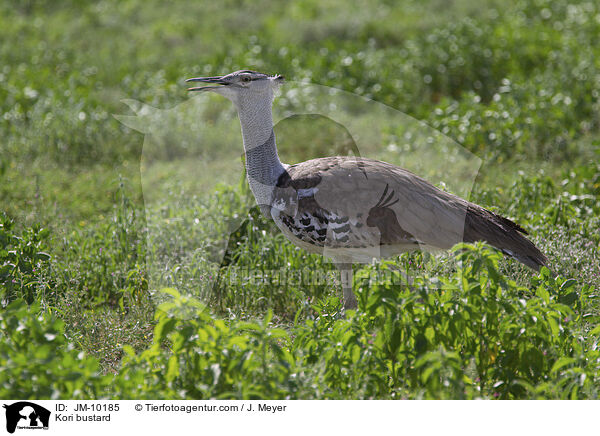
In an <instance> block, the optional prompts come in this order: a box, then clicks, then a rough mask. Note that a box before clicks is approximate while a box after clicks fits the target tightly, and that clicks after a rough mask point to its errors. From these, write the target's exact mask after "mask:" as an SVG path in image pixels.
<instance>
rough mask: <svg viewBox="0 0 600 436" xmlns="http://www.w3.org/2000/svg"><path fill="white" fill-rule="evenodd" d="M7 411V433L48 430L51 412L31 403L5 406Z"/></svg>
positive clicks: (20, 402) (24, 402) (21, 402)
mask: <svg viewBox="0 0 600 436" xmlns="http://www.w3.org/2000/svg"><path fill="white" fill-rule="evenodd" d="M3 407H4V408H5V409H6V431H8V432H9V433H14V432H15V430H16V429H17V428H18V429H19V430H21V429H27V430H41V429H43V430H48V423H49V421H50V411H49V410H48V409H45V408H44V407H42V406H38V405H37V404H35V403H30V402H29V401H19V402H17V403H13V404H10V405H7V404H5V405H4V406H3Z"/></svg>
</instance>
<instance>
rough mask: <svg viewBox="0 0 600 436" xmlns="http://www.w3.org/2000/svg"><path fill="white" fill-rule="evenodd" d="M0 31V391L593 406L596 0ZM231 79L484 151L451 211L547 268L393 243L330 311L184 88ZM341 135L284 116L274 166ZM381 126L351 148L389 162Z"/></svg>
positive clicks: (221, 108)
mask: <svg viewBox="0 0 600 436" xmlns="http://www.w3.org/2000/svg"><path fill="white" fill-rule="evenodd" d="M432 11H435V13H432ZM357 12H359V13H357ZM0 39H1V40H2V42H3V43H2V44H1V45H0V300H1V307H0V380H1V383H0V396H3V397H11V398H23V399H26V398H38V399H39V398H267V399H275V398H303V399H312V398H331V399H342V398H344V399H350V398H411V399H412V398H444V399H452V398H456V399H459V398H460V399H463V398H464V399H471V398H502V399H516V398H586V399H592V398H593V399H597V398H598V397H599V395H600V352H599V351H598V350H597V342H598V339H599V336H600V327H599V325H600V301H599V299H598V295H597V293H598V289H600V232H599V231H598V229H599V228H600V163H599V162H600V99H599V97H600V8H599V7H598V5H597V4H596V3H594V2H589V1H580V0H572V1H567V0H559V1H545V0H534V1H524V0H523V1H518V2H514V3H511V4H510V5H507V4H506V3H499V2H495V1H494V0H486V1H484V2H479V3H478V4H476V5H475V4H473V3H472V2H468V1H462V0H459V1H455V2H451V3H448V2H445V1H441V0H429V1H426V2H419V1H408V2H402V5H396V2H377V3H375V2H368V1H366V0H356V1H353V2H350V3H348V2H345V1H344V2H343V1H338V0H331V1H327V2H323V1H316V0H314V1H313V0H304V1H300V2H293V3H286V2H274V1H268V0H267V1H263V2H258V3H257V2H234V1H225V2H219V3H210V2H208V3H206V4H200V3H194V4H189V2H176V3H175V4H169V5H167V4H162V3H160V2H157V1H150V2H140V1H139V0H125V1H113V0H104V1H98V2H92V1H77V2H75V1H63V2H59V3H56V2H48V1H44V0H28V1H19V2H17V1H5V2H3V3H2V4H0ZM241 68H251V69H256V70H259V71H264V72H269V73H281V74H283V75H285V76H286V77H287V78H288V79H289V80H290V81H293V82H296V83H299V82H302V81H309V82H313V83H317V84H321V85H326V86H330V87H335V88H340V89H342V90H345V91H348V92H351V93H354V94H357V95H360V96H364V97H368V98H371V99H373V100H375V101H379V102H381V103H384V104H386V105H389V106H391V107H393V108H395V109H397V110H398V111H400V112H403V113H406V114H408V115H410V116H411V117H414V118H416V119H419V120H423V121H424V122H425V123H427V124H428V125H430V126H431V127H433V128H435V129H437V130H439V131H440V132H442V133H443V134H444V135H446V136H448V137H449V138H451V139H453V140H455V141H456V142H458V143H459V144H460V145H462V146H463V147H465V148H466V149H467V150H469V151H470V152H472V153H474V154H475V155H477V156H478V157H479V158H481V159H482V166H481V168H480V170H479V173H478V175H477V178H476V179H475V181H474V185H473V189H472V191H471V193H470V199H471V200H472V201H475V202H477V203H479V204H482V205H483V206H485V207H488V208H490V209H492V210H495V211H498V212H500V213H502V214H503V215H505V216H508V217H510V218H511V219H514V220H515V221H517V222H518V223H520V224H521V225H522V226H523V227H524V228H526V229H527V230H528V231H529V232H530V234H531V238H532V240H533V241H534V242H535V243H536V244H537V245H538V246H539V247H540V248H541V249H542V250H543V251H544V252H545V253H546V254H547V255H548V257H549V259H550V262H551V268H552V272H551V271H549V270H548V269H543V270H542V271H541V273H540V274H534V273H532V272H531V271H529V270H527V269H526V268H524V267H523V266H521V265H520V264H518V263H517V262H515V261H513V260H511V259H506V258H504V257H502V256H501V255H500V254H499V253H497V252H496V251H494V250H492V249H490V248H489V247H486V246H485V245H475V246H459V247H455V249H454V250H453V252H452V253H448V254H444V255H436V256H432V255H427V254H421V253H412V254H406V255H403V256H400V257H399V258H396V259H393V260H390V261H385V262H381V263H379V264H376V265H364V266H362V267H360V268H358V271H357V273H356V276H355V289H357V290H358V298H359V311H357V312H351V313H349V314H347V316H345V317H344V316H342V314H341V313H340V311H341V304H340V301H339V293H340V289H339V283H338V282H337V279H336V278H335V277H336V276H335V274H333V272H334V271H333V267H332V266H331V265H330V264H329V263H328V262H327V261H326V260H324V259H322V258H321V257H319V256H314V255H309V254H307V253H305V252H303V251H301V250H299V249H297V248H295V247H294V246H292V245H291V244H290V243H288V242H287V240H286V239H285V238H284V237H283V236H282V235H281V234H280V233H279V232H278V231H277V229H276V228H275V227H274V225H273V224H272V223H270V222H268V221H266V220H265V219H264V218H263V217H262V216H261V215H260V214H259V212H258V210H257V209H256V208H255V207H252V206H253V199H252V197H251V195H250V193H249V192H248V188H247V186H246V183H245V181H244V178H243V174H242V173H241V169H242V167H241V164H240V159H239V156H240V154H241V144H240V142H241V140H240V138H239V133H238V132H239V125H238V124H236V123H237V120H236V119H235V116H234V115H233V114H232V112H231V108H230V106H229V105H228V104H227V102H225V101H223V100H219V99H217V98H214V99H213V98H208V96H207V98H206V99H202V98H196V99H193V100H191V101H190V97H189V96H188V95H186V93H185V86H184V83H183V81H184V80H185V79H186V78H188V77H192V76H198V75H212V74H218V73H226V72H229V71H233V70H235V69H241ZM292 85H293V83H291V84H290V86H292ZM296 97H297V98H299V99H304V100H303V101H300V102H299V101H296V100H295V98H296ZM315 98H316V97H315ZM332 98H333V97H332ZM124 99H129V100H128V101H127V102H126V105H124V104H123V102H122V100H124ZM137 102H141V103H137ZM278 102H279V103H278V104H279V110H280V111H282V112H285V110H288V109H291V108H294V107H310V104H311V103H315V101H311V96H310V95H302V96H299V97H298V96H295V95H294V93H290V92H288V91H286V89H285V88H284V90H283V94H282V97H281V99H280V100H278ZM144 105H145V106H144ZM303 105H304V106H303ZM127 106H129V109H128V108H127ZM152 107H154V108H160V109H161V110H162V111H160V112H156V110H153V109H152ZM168 108H169V109H173V108H183V109H182V110H179V111H178V110H173V111H168V110H167V109H168ZM359 109H360V108H358V109H357V115H356V125H358V126H369V125H371V126H375V125H377V123H380V120H379V119H377V118H376V117H375V116H374V115H372V114H369V112H368V111H367V112H366V113H360V111H359ZM153 111H154V112H153ZM305 112H307V113H310V110H307V111H305ZM113 114H121V115H124V117H121V118H120V119H119V120H117V119H116V118H115V117H113ZM134 115H136V117H135V118H134ZM144 117H146V118H144ZM159 119H160V122H161V123H163V124H161V125H160V129H159V130H158V134H157V133H156V131H155V132H154V134H152V132H150V133H149V132H148V131H146V130H145V128H147V127H148V126H149V125H153V126H156V122H158V121H157V120H159ZM140 120H141V121H144V122H141V121H140ZM409 124H410V123H409ZM196 125H198V126H200V127H198V130H195V127H193V126H196ZM202 125H210V126H214V129H212V130H207V131H204V130H202V127H201V126H202ZM128 126H133V127H135V128H136V129H135V130H134V129H131V128H129V127H128ZM169 126H171V127H169ZM172 126H176V127H172ZM190 126H191V127H190ZM232 126H233V127H232ZM309 126H317V128H313V129H312V130H311V129H309V128H308V127H309ZM188 127H189V128H188ZM344 127H346V128H348V127H350V126H338V125H334V124H332V123H328V122H327V120H326V119H318V118H316V117H315V116H308V117H304V118H302V117H296V118H293V119H288V120H284V122H282V123H280V124H279V125H278V126H276V132H277V135H278V138H279V142H280V145H281V147H280V148H281V150H280V151H281V154H282V158H283V160H285V161H287V162H295V161H300V160H304V159H308V158H310V157H317V156H323V155H327V154H332V153H342V152H347V151H352V150H353V147H354V144H353V143H352V138H351V137H349V136H348V132H347V131H346V130H345V128H344ZM379 127H380V128H381V129H382V131H383V133H384V134H382V136H381V137H379V138H373V140H374V142H373V143H372V144H371V145H370V146H369V147H363V146H362V145H361V147H360V152H361V153H362V154H363V155H365V156H369V157H379V158H385V159H386V160H390V161H392V162H396V163H401V162H403V161H402V159H404V156H405V155H406V154H409V153H408V151H409V150H411V146H412V145H411V144H413V142H412V141H416V140H417V139H415V137H414V136H410V135H408V132H409V131H410V126H409V127H408V128H407V126H406V125H403V126H398V127H393V126H392V127H389V126H387V125H386V126H384V125H383V124H381V125H380V126H379ZM137 130H139V131H143V132H146V134H145V135H144V134H143V133H140V132H139V131H137ZM411 138H412V139H411ZM363 139H364V138H363ZM367 139H370V138H367ZM294 140H297V141H298V144H302V145H297V144H295V143H294ZM197 142H198V143H202V146H201V147H198V146H197V144H196V143H197ZM405 143H406V144H405ZM308 144H309V145H308ZM140 161H142V162H141V164H140ZM424 175H427V174H424ZM427 176H428V175H427ZM447 182H448V186H450V184H451V183H453V182H454V180H447ZM399 268H400V269H402V271H405V272H407V273H408V275H409V276H410V278H411V281H410V283H407V281H406V277H405V275H403V274H400V271H399ZM244 271H252V272H253V274H254V275H253V276H252V277H247V276H245V275H244V274H243V272H244ZM314 272H322V273H323V274H324V275H325V276H326V277H327V279H326V280H316V281H315V282H314V283H311V284H307V283H306V281H304V282H303V281H302V280H296V279H293V278H294V277H296V276H295V274H298V275H302V274H304V273H306V274H307V275H310V273H314ZM282 274H283V275H285V274H288V275H289V276H287V277H285V283H284V281H283V280H282V279H281V275H282ZM374 278H376V279H374Z"/></svg>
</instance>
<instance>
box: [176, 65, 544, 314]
mask: <svg viewBox="0 0 600 436" xmlns="http://www.w3.org/2000/svg"><path fill="white" fill-rule="evenodd" d="M187 81H188V82H203V83H206V84H209V85H208V86H200V87H194V88H189V90H190V91H210V92H215V93H217V94H220V95H222V96H223V97H226V98H228V99H229V100H231V101H232V102H233V103H234V105H235V107H236V109H237V112H238V115H239V119H240V123H241V125H242V137H243V143H244V152H245V155H246V172H247V176H248V183H249V185H250V189H251V190H252V193H253V194H254V197H255V198H256V202H257V203H258V205H259V206H260V209H261V211H262V213H263V214H264V215H265V216H266V217H268V218H271V219H273V220H274V221H275V223H276V224H277V227H279V229H280V230H281V231H282V232H283V233H284V234H285V236H286V237H287V238H288V239H289V240H290V241H292V242H293V243H294V244H296V245H298V246H299V247H302V248H304V249H306V250H308V251H309V252H313V253H320V254H323V255H325V256H327V257H329V258H330V259H332V261H333V262H334V263H335V265H336V266H337V267H338V268H339V269H340V271H341V279H342V280H341V282H342V291H343V297H344V308H346V309H353V308H356V307H357V300H356V297H355V295H354V293H353V291H352V263H353V262H370V261H371V260H372V259H373V258H382V257H389V256H393V255H396V254H399V253H402V252H405V251H409V250H415V249H448V248H450V247H452V246H453V245H454V244H456V243H458V242H461V241H464V242H475V241H486V242H487V243H489V244H491V245H492V246H494V247H496V248H498V249H500V250H501V251H502V252H503V253H505V254H507V255H509V256H512V257H514V258H515V259H517V260H518V261H520V262H522V263H523V264H525V265H527V266H528V267H530V268H533V269H534V270H539V268H540V267H541V266H542V265H546V263H547V259H546V257H545V256H544V254H542V253H541V252H540V250H538V249H537V248H536V247H535V245H534V244H533V243H532V242H531V241H529V240H528V239H527V238H526V237H525V236H524V234H526V232H525V230H523V229H522V228H521V227H520V226H519V225H517V224H515V223H514V222H512V221H510V220H508V219H506V218H504V217H502V216H500V215H497V214H495V213H493V212H490V211H488V210H486V209H484V208H482V207H480V206H478V205H476V204H474V203H471V202H469V201H466V200H464V199H462V198H460V197H457V196H455V195H453V194H450V193H447V192H444V191H442V190H440V189H438V188H436V187H435V186H433V185H431V184H430V183H428V182H427V181H425V180H424V179H422V178H420V177H418V176H416V175H415V174H413V173H411V172H409V171H407V170H405V169H402V168H399V167H397V166H395V165H392V164H389V163H386V162H381V161H377V160H371V159H364V158H359V157H349V156H333V157H326V158H320V159H312V160H309V161H307V162H302V163H299V164H295V165H286V164H283V163H281V161H280V160H279V156H278V154H277V146H276V143H275V134H274V132H273V118H272V112H271V109H272V104H273V99H274V95H275V94H274V93H275V90H276V89H277V88H278V87H279V85H280V84H281V83H282V82H283V77H282V76H278V75H277V76H269V75H266V74H262V73H258V72H256V71H250V70H243V71H236V72H234V73H231V74H227V75H225V76H215V77H197V78H193V79H188V80H187Z"/></svg>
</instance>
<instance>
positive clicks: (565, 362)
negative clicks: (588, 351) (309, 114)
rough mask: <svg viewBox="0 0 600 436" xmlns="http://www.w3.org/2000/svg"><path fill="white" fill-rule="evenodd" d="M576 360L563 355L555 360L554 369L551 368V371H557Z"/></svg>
mask: <svg viewBox="0 0 600 436" xmlns="http://www.w3.org/2000/svg"><path fill="white" fill-rule="evenodd" d="M574 362H575V359H573V358H572V357H561V358H560V359H558V360H557V361H556V362H554V365H552V369H551V370H550V373H555V372H557V371H559V370H560V369H561V368H564V367H565V366H567V365H570V364H572V363H574Z"/></svg>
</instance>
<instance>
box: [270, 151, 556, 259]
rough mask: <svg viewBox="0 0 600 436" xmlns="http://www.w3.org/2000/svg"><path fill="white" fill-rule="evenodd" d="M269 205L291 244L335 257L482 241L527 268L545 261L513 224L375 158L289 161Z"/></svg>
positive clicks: (369, 256) (368, 256)
mask: <svg viewBox="0 0 600 436" xmlns="http://www.w3.org/2000/svg"><path fill="white" fill-rule="evenodd" d="M271 205H272V206H274V208H273V209H272V211H273V213H272V215H273V218H274V220H275V222H276V223H277V225H278V226H279V228H280V229H281V230H282V231H283V232H284V233H285V234H286V235H287V236H288V237H289V238H290V239H291V240H292V241H293V242H294V243H296V244H297V245H299V246H301V247H303V248H306V249H307V250H309V251H312V252H319V253H323V254H325V255H329V256H331V257H334V258H335V257H346V258H351V259H352V260H353V261H355V262H369V261H370V260H371V259H372V258H374V257H375V258H379V257H387V256H390V255H394V254H398V253H401V252H404V251H407V250H414V249H419V248H421V249H436V248H437V249H447V248H450V247H452V246H453V245H454V244H456V243H458V242H461V241H466V242H473V241H477V240H484V241H487V242H489V243H490V244H491V245H494V246H496V247H497V248H499V249H501V250H503V251H504V252H505V253H507V254H510V255H512V256H514V257H515V258H517V259H518V260H520V261H521V262H523V263H525V264H526V265H528V266H530V267H532V268H535V269H537V268H539V266H540V265H544V264H545V263H546V258H545V257H544V255H543V254H542V253H541V252H539V250H537V248H536V247H535V246H534V245H533V244H532V243H531V242H530V241H529V240H528V239H527V238H525V237H524V236H523V234H524V233H525V232H524V230H523V229H522V228H521V227H519V226H518V225H517V224H515V223H513V222H512V221H510V220H508V219H506V218H503V217H501V216H499V215H497V214H494V213H492V212H490V211H488V210H486V209H484V208H481V207H480V206H477V205H475V204H473V203H470V202H468V201H466V200H464V199H462V198H460V197H457V196H455V195H453V194H450V193H448V192H444V191H442V190H440V189H438V188H436V187H435V186H433V185H431V184H430V183H428V182H427V181H426V180H424V179H422V178H420V177H418V176H417V175H415V174H413V173H411V172H410V171H407V170H405V169H403V168H400V167H397V166H395V165H392V164H389V163H386V162H381V161H377V160H372V159H365V158H359V157H346V156H334V157H327V158H320V159H313V160H309V161H306V162H302V163H299V164H296V165H291V166H289V167H287V169H286V171H285V172H284V173H283V174H282V175H281V177H280V178H279V180H278V183H277V188H276V189H275V190H274V193H273V200H272V204H271Z"/></svg>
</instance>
